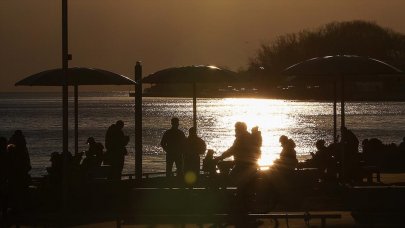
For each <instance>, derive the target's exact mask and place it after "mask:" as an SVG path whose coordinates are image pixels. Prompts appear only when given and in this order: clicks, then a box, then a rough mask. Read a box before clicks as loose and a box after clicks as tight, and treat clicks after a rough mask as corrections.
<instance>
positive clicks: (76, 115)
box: [74, 85, 79, 154]
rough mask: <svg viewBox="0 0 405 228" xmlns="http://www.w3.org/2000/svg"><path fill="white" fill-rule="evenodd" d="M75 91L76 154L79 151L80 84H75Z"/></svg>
mask: <svg viewBox="0 0 405 228" xmlns="http://www.w3.org/2000/svg"><path fill="white" fill-rule="evenodd" d="M74 93H75V154H77V153H78V152H79V86H78V85H75V86H74Z"/></svg>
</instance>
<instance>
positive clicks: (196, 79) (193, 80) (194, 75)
mask: <svg viewBox="0 0 405 228" xmlns="http://www.w3.org/2000/svg"><path fill="white" fill-rule="evenodd" d="M236 81H237V73H236V72H233V71H230V70H225V69H221V68H219V67H216V66H206V65H196V66H194V65H193V66H183V67H173V68H167V69H164V70H160V71H157V72H155V73H153V74H150V75H149V76H147V77H145V78H144V79H143V80H142V82H144V83H153V84H158V83H189V84H192V85H193V126H194V127H195V128H196V127H197V106H196V103H197V101H196V84H197V83H198V84H199V83H232V82H236Z"/></svg>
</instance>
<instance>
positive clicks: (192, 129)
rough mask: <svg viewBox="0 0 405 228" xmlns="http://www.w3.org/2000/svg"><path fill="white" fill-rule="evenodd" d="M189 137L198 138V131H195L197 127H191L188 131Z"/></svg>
mask: <svg viewBox="0 0 405 228" xmlns="http://www.w3.org/2000/svg"><path fill="white" fill-rule="evenodd" d="M188 135H189V136H197V130H196V129H195V127H190V129H188Z"/></svg>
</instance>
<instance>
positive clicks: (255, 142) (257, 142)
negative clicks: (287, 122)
mask: <svg viewBox="0 0 405 228" xmlns="http://www.w3.org/2000/svg"><path fill="white" fill-rule="evenodd" d="M251 134H252V146H253V150H254V154H255V156H256V160H259V159H260V157H261V155H262V151H261V147H262V144H263V139H262V132H261V131H259V127H258V126H255V127H253V128H252V130H251Z"/></svg>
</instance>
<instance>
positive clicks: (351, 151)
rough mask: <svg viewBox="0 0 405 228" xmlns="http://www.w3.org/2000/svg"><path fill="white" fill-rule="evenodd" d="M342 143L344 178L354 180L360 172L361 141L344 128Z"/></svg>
mask: <svg viewBox="0 0 405 228" xmlns="http://www.w3.org/2000/svg"><path fill="white" fill-rule="evenodd" d="M340 143H341V147H342V149H343V161H342V162H343V164H342V168H343V170H342V174H343V175H342V177H343V178H344V179H345V180H354V179H356V178H357V177H358V172H359V171H360V159H359V140H358V138H357V137H356V135H355V134H354V133H353V132H352V131H351V130H349V129H347V128H346V127H342V139H341V141H340Z"/></svg>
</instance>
